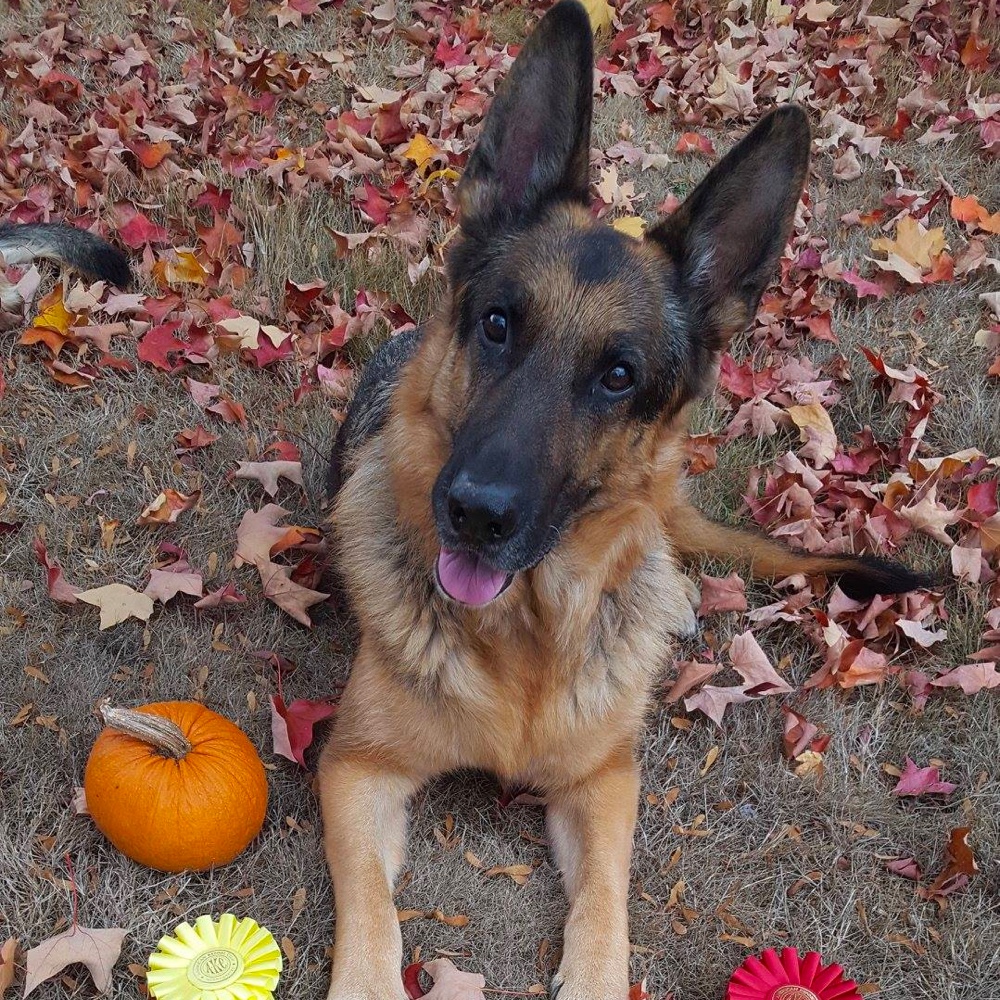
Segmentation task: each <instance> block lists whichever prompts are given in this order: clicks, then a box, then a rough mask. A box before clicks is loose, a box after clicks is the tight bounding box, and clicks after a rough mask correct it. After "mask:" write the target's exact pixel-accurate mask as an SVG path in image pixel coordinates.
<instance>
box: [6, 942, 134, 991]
mask: <svg viewBox="0 0 1000 1000" xmlns="http://www.w3.org/2000/svg"><path fill="white" fill-rule="evenodd" d="M127 933H128V931H127V930H124V929H123V928H120V927H110V928H101V929H98V928H95V927H80V926H73V927H71V928H70V929H69V930H68V931H64V932H63V933H62V934H56V935H55V937H50V938H48V940H46V941H43V942H42V943H41V944H38V945H35V947H34V948H32V949H31V950H30V951H28V953H27V956H26V958H27V966H28V972H27V975H26V977H25V980H24V996H25V997H27V996H28V995H29V994H31V993H32V992H33V991H34V990H35V988H36V987H37V986H39V985H40V984H41V983H43V982H45V980H46V979H51V978H52V977H53V976H55V975H56V974H58V973H60V972H62V970H63V969H65V968H66V966H67V965H72V964H73V963H74V962H82V963H83V964H84V965H86V966H87V968H88V969H89V970H90V975H91V978H92V979H93V980H94V986H95V987H96V989H97V992H98V993H106V992H107V990H108V987H109V986H110V985H111V970H112V968H113V966H114V964H115V962H117V961H118V956H119V955H120V954H121V950H122V941H123V940H124V939H125V935H126V934H127Z"/></svg>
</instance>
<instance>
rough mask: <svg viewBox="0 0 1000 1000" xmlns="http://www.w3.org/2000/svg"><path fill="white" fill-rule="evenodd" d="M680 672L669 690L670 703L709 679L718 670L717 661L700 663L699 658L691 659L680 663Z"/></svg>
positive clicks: (668, 701) (667, 698)
mask: <svg viewBox="0 0 1000 1000" xmlns="http://www.w3.org/2000/svg"><path fill="white" fill-rule="evenodd" d="M678 666H679V667H680V673H678V675H677V680H675V681H674V683H673V686H672V687H671V688H670V690H669V691H668V692H667V695H666V701H667V703H668V704H670V703H671V702H675V701H678V700H679V699H680V698H683V697H684V695H686V694H687V693H688V692H689V691H693V690H694V689H695V688H696V687H697V686H698V685H699V684H701V682H702V681H706V680H708V678H709V677H711V676H712V674H714V673H716V672H718V669H719V665H718V664H717V663H699V662H698V661H697V660H689V661H688V662H686V663H679V664H678Z"/></svg>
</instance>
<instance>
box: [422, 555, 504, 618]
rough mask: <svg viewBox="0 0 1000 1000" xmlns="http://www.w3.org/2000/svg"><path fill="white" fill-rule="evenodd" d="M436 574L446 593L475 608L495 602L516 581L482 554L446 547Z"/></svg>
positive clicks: (436, 566)
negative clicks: (480, 555)
mask: <svg viewBox="0 0 1000 1000" xmlns="http://www.w3.org/2000/svg"><path fill="white" fill-rule="evenodd" d="M434 575H435V578H436V580H437V585H438V586H439V587H440V588H441V591H442V593H444V594H445V596H447V597H450V598H451V599H452V600H453V601H457V602H458V603H459V604H467V605H469V607H473V608H481V607H483V606H484V605H486V604H489V603H490V601H495V600H496V599H497V598H498V597H499V596H500V595H501V594H502V593H503V592H504V591H505V590H506V589H507V588H508V587H509V586H510V585H511V583H512V582H513V580H514V574H513V573H507V572H505V571H504V570H502V569H494V568H493V567H492V566H490V565H488V564H487V563H486V562H484V561H483V560H482V559H480V558H479V556H475V555H472V554H471V553H469V552H456V551H454V550H452V549H444V548H443V549H441V551H440V553H439V554H438V557H437V563H436V564H435V566H434Z"/></svg>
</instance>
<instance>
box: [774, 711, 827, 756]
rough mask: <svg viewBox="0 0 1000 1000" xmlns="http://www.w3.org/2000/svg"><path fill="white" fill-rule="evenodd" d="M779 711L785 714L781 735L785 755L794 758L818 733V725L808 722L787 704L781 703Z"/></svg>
mask: <svg viewBox="0 0 1000 1000" xmlns="http://www.w3.org/2000/svg"><path fill="white" fill-rule="evenodd" d="M781 711H782V712H783V713H784V715H785V722H784V728H785V732H784V736H783V737H782V745H783V747H784V751H785V756H786V757H787V758H788V759H789V760H794V759H795V758H796V757H798V756H799V754H801V753H803V752H804V751H805V750H806V749H807V748H808V747H809V744H810V743H811V742H812V741H813V739H814V738H815V737H816V736H818V735H819V727H818V726H814V725H813V724H812V723H811V722H808V721H807V720H806V717H805V716H804V715H800V714H799V713H798V712H796V711H794V709H791V708H789V707H788V706H787V705H782V707H781Z"/></svg>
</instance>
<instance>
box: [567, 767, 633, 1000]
mask: <svg viewBox="0 0 1000 1000" xmlns="http://www.w3.org/2000/svg"><path fill="white" fill-rule="evenodd" d="M638 797H639V775H638V770H637V768H636V765H635V762H634V760H633V758H632V753H631V750H630V749H628V748H623V749H622V750H620V751H619V752H617V753H616V754H615V756H614V757H613V758H611V759H610V760H609V761H608V762H607V763H606V764H605V765H604V767H603V768H601V769H600V770H599V771H598V772H597V773H595V774H593V775H591V776H589V777H588V778H587V779H586V780H584V781H581V782H579V783H577V784H575V785H572V786H570V787H568V788H563V789H558V790H556V791H555V792H554V793H553V792H550V793H549V795H548V811H547V823H548V829H549V841H550V843H551V845H552V849H553V853H554V854H555V857H556V862H557V863H558V865H559V867H560V869H561V870H562V873H563V879H564V881H565V884H566V895H567V896H568V897H569V917H568V918H567V921H566V931H565V938H564V942H563V957H562V962H561V963H560V965H559V971H558V972H557V973H556V977H555V980H554V981H553V996H555V994H558V1000H625V998H626V996H627V995H628V958H629V941H628V885H629V862H630V859H631V856H632V835H633V832H634V830H635V821H636V811H637V807H638Z"/></svg>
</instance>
